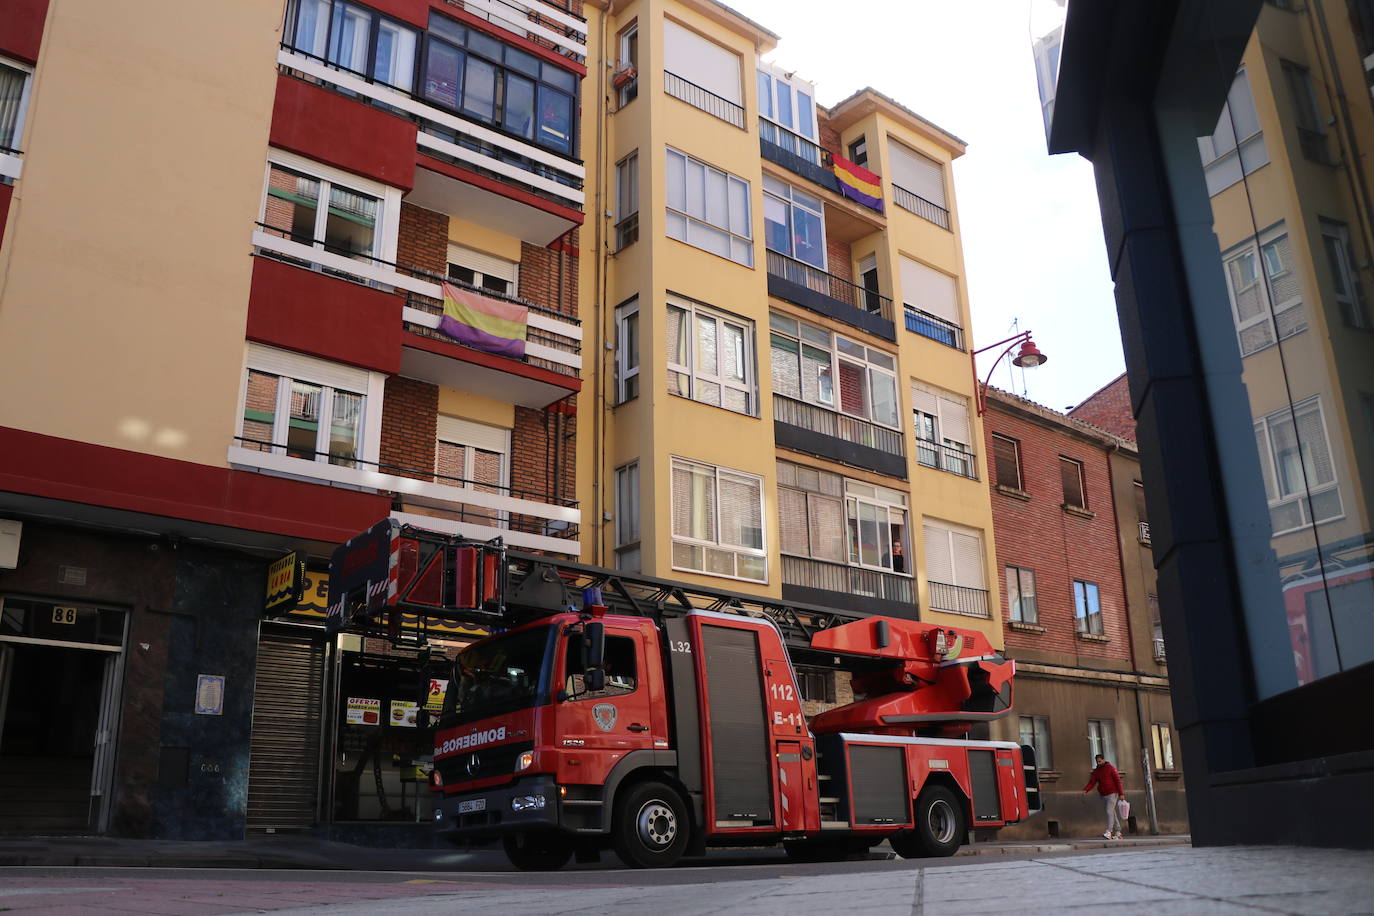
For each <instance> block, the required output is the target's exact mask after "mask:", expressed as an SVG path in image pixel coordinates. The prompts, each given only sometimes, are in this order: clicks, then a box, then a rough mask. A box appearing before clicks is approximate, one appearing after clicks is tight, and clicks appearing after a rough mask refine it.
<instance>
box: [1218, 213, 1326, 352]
mask: <svg viewBox="0 0 1374 916" xmlns="http://www.w3.org/2000/svg"><path fill="white" fill-rule="evenodd" d="M1222 264H1223V265H1224V267H1225V271H1226V287H1227V290H1228V291H1229V293H1230V297H1231V313H1232V316H1233V317H1234V318H1235V321H1236V336H1237V339H1238V340H1239V342H1240V355H1241V356H1249V355H1250V354H1251V353H1254V352H1255V351H1257V350H1262V349H1263V348H1265V347H1267V346H1269V345H1270V344H1272V343H1273V342H1274V341H1275V340H1276V339H1277V340H1283V339H1284V338H1287V337H1291V336H1293V335H1294V334H1296V333H1298V332H1299V331H1303V330H1306V328H1307V318H1306V315H1305V314H1304V312H1303V309H1302V289H1301V287H1300V286H1299V284H1298V276H1297V274H1296V273H1295V272H1294V270H1293V254H1292V249H1291V248H1290V246H1289V242H1288V236H1287V235H1286V234H1284V232H1283V226H1282V225H1280V226H1278V227H1277V228H1275V229H1270V230H1269V231H1267V232H1265V233H1264V234H1263V235H1261V236H1260V240H1259V243H1258V244H1256V242H1255V240H1253V239H1252V240H1250V241H1248V242H1245V243H1244V244H1242V245H1241V246H1239V247H1238V248H1234V249H1232V250H1231V251H1229V252H1227V253H1226V255H1225V256H1224V257H1223V259H1222ZM1261 265H1263V271H1264V273H1263V276H1261V275H1260V270H1261ZM1276 331H1277V334H1276Z"/></svg>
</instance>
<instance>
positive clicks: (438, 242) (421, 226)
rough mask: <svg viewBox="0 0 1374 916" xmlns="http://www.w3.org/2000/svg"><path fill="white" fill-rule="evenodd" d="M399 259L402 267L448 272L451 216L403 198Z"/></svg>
mask: <svg viewBox="0 0 1374 916" xmlns="http://www.w3.org/2000/svg"><path fill="white" fill-rule="evenodd" d="M396 261H397V263H399V264H400V265H402V266H403V267H414V268H419V269H420V270H427V271H429V272H430V273H433V274H438V275H439V276H441V277H442V276H447V274H448V217H447V216H445V215H444V214H442V213H436V212H434V211H433V210H426V209H424V208H422V207H417V206H415V205H414V204H408V203H405V202H404V201H402V203H401V225H400V230H399V237H398V239H397V242H396Z"/></svg>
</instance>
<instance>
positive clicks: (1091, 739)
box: [1088, 719, 1121, 770]
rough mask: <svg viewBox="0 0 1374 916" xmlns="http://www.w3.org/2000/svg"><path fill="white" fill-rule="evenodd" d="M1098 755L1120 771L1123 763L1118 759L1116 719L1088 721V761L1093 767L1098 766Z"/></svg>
mask: <svg viewBox="0 0 1374 916" xmlns="http://www.w3.org/2000/svg"><path fill="white" fill-rule="evenodd" d="M1098 754H1101V755H1102V756H1103V757H1104V758H1106V760H1107V762H1108V763H1110V764H1111V765H1112V766H1114V767H1116V768H1117V769H1118V770H1119V769H1121V761H1120V760H1117V759H1116V720H1115V719H1089V720H1088V760H1090V761H1092V762H1093V763H1092V765H1093V766H1096V765H1097V764H1096V758H1097V755H1098Z"/></svg>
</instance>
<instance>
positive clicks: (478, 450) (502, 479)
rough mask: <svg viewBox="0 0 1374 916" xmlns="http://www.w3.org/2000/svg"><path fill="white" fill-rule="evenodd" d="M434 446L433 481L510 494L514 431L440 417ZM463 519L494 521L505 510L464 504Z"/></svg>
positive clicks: (498, 518)
mask: <svg viewBox="0 0 1374 916" xmlns="http://www.w3.org/2000/svg"><path fill="white" fill-rule="evenodd" d="M437 433H438V434H437V436H436V439H437V441H436V444H435V448H434V480H435V482H436V483H441V484H444V485H446V486H450V487H459V488H461V489H464V490H474V491H476V492H478V493H496V494H500V495H510V489H509V486H510V440H511V431H510V430H509V429H504V428H502V427H499V426H488V425H487V424H485V423H474V422H472V421H471V420H462V419H459V418H457V417H445V416H441V417H439V420H438V430H437ZM462 512H463V520H464V521H474V522H477V523H479V524H481V523H484V522H485V523H493V522H496V521H499V520H502V519H504V518H505V515H506V513H504V512H498V511H496V510H494V509H488V508H485V507H475V506H464V507H463V510H462Z"/></svg>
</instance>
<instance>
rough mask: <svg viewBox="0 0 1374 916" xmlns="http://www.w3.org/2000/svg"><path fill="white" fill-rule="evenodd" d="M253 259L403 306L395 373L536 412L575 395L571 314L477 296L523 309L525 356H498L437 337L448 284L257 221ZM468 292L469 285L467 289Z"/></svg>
mask: <svg viewBox="0 0 1374 916" xmlns="http://www.w3.org/2000/svg"><path fill="white" fill-rule="evenodd" d="M253 244H254V246H256V249H257V251H256V253H257V254H258V255H259V256H262V257H270V258H275V259H277V260H283V261H286V262H288V263H292V264H295V265H297V266H299V267H300V268H301V269H302V270H312V271H317V272H320V273H323V274H325V275H328V276H332V277H333V278H336V279H337V280H339V281H340V282H344V283H358V284H362V285H363V286H366V287H371V288H373V289H377V290H379V291H381V292H383V293H387V294H390V295H392V296H394V297H397V298H399V299H400V300H401V303H402V308H401V323H402V329H403V330H404V331H405V332H407V333H405V334H403V336H402V341H401V354H400V366H399V370H398V371H399V372H400V373H401V374H403V375H406V376H409V377H411V378H415V379H420V380H423V381H428V382H433V383H435V384H438V385H443V386H445V387H449V388H457V389H459V390H463V391H498V392H500V393H501V395H502V397H503V399H504V400H507V401H509V402H510V403H513V404H517V405H519V406H521V407H530V408H534V409H541V408H544V407H547V406H548V405H549V404H552V403H553V402H555V401H558V400H562V399H563V398H565V397H567V396H568V395H570V394H574V393H576V392H577V391H579V390H581V387H582V382H581V380H580V378H579V376H580V374H581V370H582V354H581V347H582V327H581V323H580V322H579V321H578V320H577V319H576V318H574V317H572V316H569V315H561V314H559V313H557V312H553V311H550V310H549V309H545V308H541V307H540V306H537V305H535V304H534V303H532V302H527V301H525V300H522V299H512V298H511V297H507V296H501V295H499V294H497V293H494V292H492V291H490V290H485V289H477V290H475V291H476V292H478V293H480V294H481V295H483V296H487V297H489V298H493V299H503V300H507V301H513V302H516V303H518V304H520V305H523V306H525V307H527V308H528V309H529V317H528V325H529V330H528V336H527V339H526V344H525V355H524V357H523V358H516V357H512V356H502V355H497V354H493V353H488V352H486V351H483V350H478V349H474V348H472V347H468V346H464V345H463V344H460V343H458V342H457V341H455V340H453V339H451V338H449V337H448V336H447V335H444V334H442V333H440V332H439V330H438V328H439V321H440V318H441V317H442V315H443V310H444V307H443V290H442V288H441V287H440V284H441V283H445V282H448V283H453V285H455V286H458V287H464V286H465V284H463V283H459V282H456V281H453V280H447V279H445V278H443V277H439V276H436V275H434V274H431V273H428V272H426V271H424V270H420V269H418V268H414V267H408V266H404V265H399V264H394V263H391V262H388V261H382V260H380V259H378V258H372V257H368V256H366V255H359V254H354V253H346V252H342V251H340V250H338V249H331V248H329V247H327V246H322V245H320V244H317V243H307V242H306V241H304V240H299V239H298V238H295V237H292V236H291V234H290V233H288V232H284V231H283V230H281V229H277V228H274V227H271V226H268V225H265V224H262V223H259V224H258V226H257V229H256V230H255V231H254V233H253ZM468 288H470V289H471V287H468Z"/></svg>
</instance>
